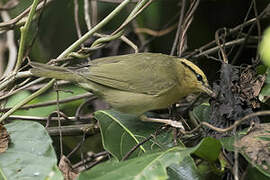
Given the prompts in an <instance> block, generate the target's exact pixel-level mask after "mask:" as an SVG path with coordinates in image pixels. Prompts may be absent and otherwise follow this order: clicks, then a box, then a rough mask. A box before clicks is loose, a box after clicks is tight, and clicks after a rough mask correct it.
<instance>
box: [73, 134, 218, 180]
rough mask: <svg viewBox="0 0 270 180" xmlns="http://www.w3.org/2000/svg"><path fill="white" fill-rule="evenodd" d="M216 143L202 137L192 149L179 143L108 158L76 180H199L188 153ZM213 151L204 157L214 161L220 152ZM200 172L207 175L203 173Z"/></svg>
mask: <svg viewBox="0 0 270 180" xmlns="http://www.w3.org/2000/svg"><path fill="white" fill-rule="evenodd" d="M216 146H219V145H218V141H217V140H215V139H213V138H205V139H203V140H202V141H201V142H200V143H199V144H198V145H197V146H195V147H192V148H185V147H179V146H178V147H173V148H170V149H167V150H165V151H161V152H160V151H159V152H156V151H155V152H148V153H145V154H143V155H142V156H139V157H135V158H132V159H129V160H126V161H120V162H118V161H116V160H114V161H109V162H106V163H103V164H100V165H97V166H95V167H94V168H93V169H91V170H88V171H85V172H83V173H81V174H80V175H79V178H78V180H86V179H91V180H93V179H94V180H107V179H117V180H122V179H123V180H124V179H125V180H129V179H130V180H131V179H138V180H140V179H143V180H152V179H159V180H163V179H168V178H169V179H199V177H201V173H200V171H199V170H198V169H197V168H196V167H195V163H194V161H193V159H192V158H191V157H190V154H192V153H194V152H195V153H196V154H198V155H200V154H202V153H200V152H204V150H205V149H207V148H213V149H217V147H216ZM210 152H211V153H212V152H214V151H210ZM208 153H209V151H208ZM209 154H210V153H209ZM214 154H215V155H209V156H208V155H203V157H204V158H205V157H206V159H211V160H213V159H214V157H216V155H217V154H219V152H218V153H216V152H214ZM209 169H210V168H209ZM203 173H204V175H206V172H203Z"/></svg>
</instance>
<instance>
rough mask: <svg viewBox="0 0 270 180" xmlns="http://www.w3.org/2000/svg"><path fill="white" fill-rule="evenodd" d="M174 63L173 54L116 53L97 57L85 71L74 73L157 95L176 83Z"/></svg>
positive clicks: (108, 83) (106, 84)
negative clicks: (110, 55) (116, 55)
mask: <svg viewBox="0 0 270 180" xmlns="http://www.w3.org/2000/svg"><path fill="white" fill-rule="evenodd" d="M134 61H136V62H134ZM175 66H176V63H175V58H172V57H171V56H168V55H163V54H153V53H143V54H140V53H138V54H134V55H130V54H129V55H123V56H118V57H117V59H115V57H109V58H101V59H97V60H94V61H92V63H91V65H90V66H89V69H88V71H83V72H77V73H79V74H81V75H82V76H84V77H85V78H87V79H88V80H90V81H93V82H95V83H98V84H101V85H104V86H108V87H111V88H115V89H119V90H123V91H130V92H135V93H143V94H150V95H158V94H160V93H162V92H164V90H166V89H170V88H173V87H175V86H176V84H177V77H176V76H175V74H176V73H174V71H176V68H175ZM86 73H87V74H86Z"/></svg>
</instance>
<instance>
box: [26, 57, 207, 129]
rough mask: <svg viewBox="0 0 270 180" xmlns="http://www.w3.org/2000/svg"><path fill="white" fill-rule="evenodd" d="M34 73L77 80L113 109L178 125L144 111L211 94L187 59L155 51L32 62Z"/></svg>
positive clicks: (202, 77)
mask: <svg viewBox="0 0 270 180" xmlns="http://www.w3.org/2000/svg"><path fill="white" fill-rule="evenodd" d="M32 67H33V68H32V69H31V70H30V71H31V73H32V74H33V75H34V76H40V77H48V78H55V79H63V80H67V81H72V82H76V83H78V84H79V85H80V86H81V87H83V88H84V89H86V90H88V91H90V92H93V93H94V94H96V95H97V96H99V97H101V98H102V99H104V100H105V101H106V102H108V103H109V104H110V105H111V107H112V108H114V109H115V110H118V111H120V112H123V113H128V114H134V115H136V116H138V117H140V119H141V120H144V121H156V122H163V123H167V124H171V125H172V126H177V127H178V126H181V125H179V124H177V123H176V124H175V122H174V121H170V120H161V119H153V118H147V117H146V116H145V115H143V113H144V112H146V111H149V110H154V109H162V108H167V107H168V106H170V105H171V104H173V103H176V102H177V101H178V100H180V99H181V98H183V97H185V96H187V95H188V94H190V93H196V92H206V93H208V94H211V93H212V91H211V90H210V89H209V85H208V82H207V79H206V76H205V75H204V73H203V72H202V70H201V69H200V68H198V67H197V66H196V65H195V64H193V63H192V62H190V61H188V60H186V59H179V58H176V57H173V56H168V55H164V54H158V53H138V54H128V55H122V56H112V57H105V58H99V59H96V60H93V61H91V62H90V63H89V65H88V66H86V67H83V68H77V69H75V68H65V67H58V66H50V65H45V64H39V63H34V62H33V63H32Z"/></svg>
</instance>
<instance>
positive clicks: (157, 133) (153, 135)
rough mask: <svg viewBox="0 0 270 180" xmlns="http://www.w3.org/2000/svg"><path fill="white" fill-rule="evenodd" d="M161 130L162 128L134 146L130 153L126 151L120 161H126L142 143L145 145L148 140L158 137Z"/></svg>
mask: <svg viewBox="0 0 270 180" xmlns="http://www.w3.org/2000/svg"><path fill="white" fill-rule="evenodd" d="M162 130H163V127H161V128H160V129H158V130H157V131H156V132H155V134H151V135H150V136H149V137H148V138H146V139H145V140H143V141H142V142H140V143H138V144H136V145H135V146H133V147H132V148H131V149H130V151H128V152H127V153H126V154H125V156H124V157H123V158H122V159H121V161H124V160H126V159H127V158H128V157H129V156H130V155H131V154H132V153H133V152H134V151H135V150H136V149H138V148H139V147H140V146H141V145H143V144H144V143H146V142H147V141H149V140H150V139H152V138H154V137H156V136H158V135H159V134H160V133H161V132H162Z"/></svg>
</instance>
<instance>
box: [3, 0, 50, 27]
mask: <svg viewBox="0 0 270 180" xmlns="http://www.w3.org/2000/svg"><path fill="white" fill-rule="evenodd" d="M42 1H44V0H42ZM50 2H52V0H48V2H47V4H49V3H50ZM43 5H44V2H40V4H39V5H38V7H37V8H36V10H40V9H41V8H42V7H43ZM31 8H32V6H30V7H28V8H27V9H26V10H24V11H23V12H22V13H21V14H19V15H18V16H16V17H15V18H13V19H11V20H9V21H6V22H2V23H0V30H9V29H12V28H13V27H14V26H15V25H16V23H18V22H19V21H20V20H21V19H22V18H23V17H25V16H26V15H27V14H28V13H29V11H30V10H31ZM23 24H24V23H23ZM23 24H22V25H23Z"/></svg>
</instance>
